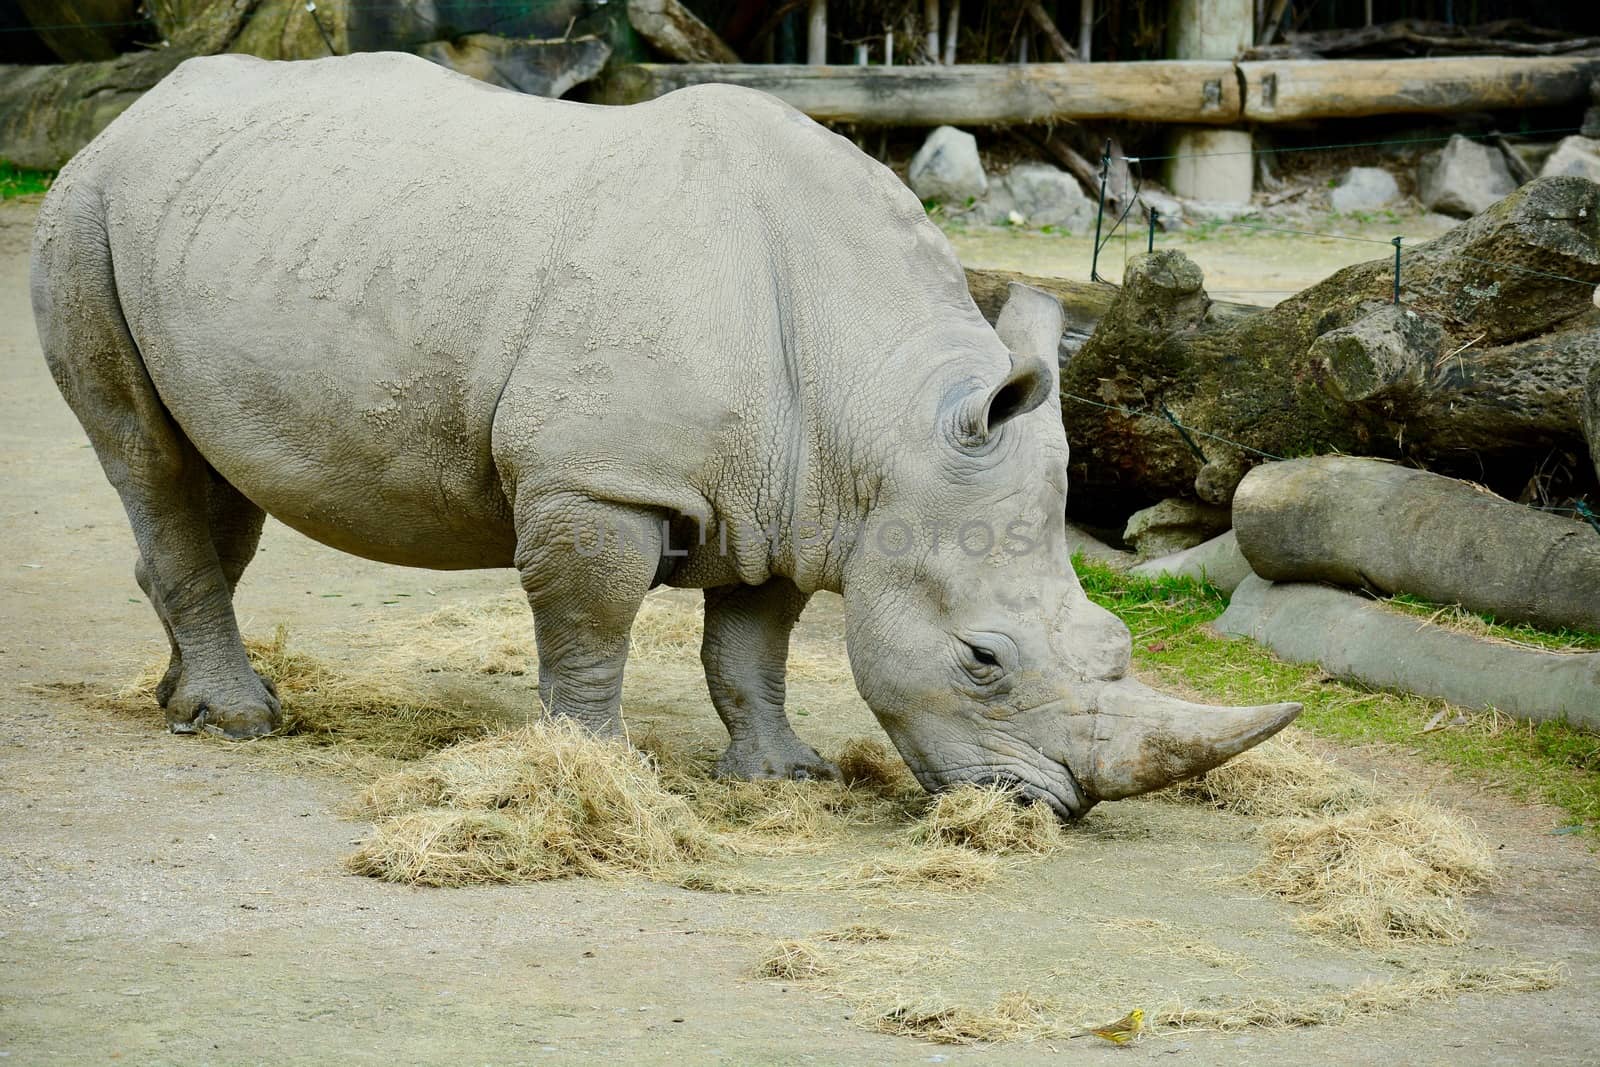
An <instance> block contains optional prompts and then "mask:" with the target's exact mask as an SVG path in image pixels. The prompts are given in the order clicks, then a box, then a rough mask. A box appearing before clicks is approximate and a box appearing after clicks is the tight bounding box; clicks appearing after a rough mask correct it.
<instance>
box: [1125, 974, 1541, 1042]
mask: <svg viewBox="0 0 1600 1067" xmlns="http://www.w3.org/2000/svg"><path fill="white" fill-rule="evenodd" d="M1561 981H1562V973H1561V969H1560V968H1559V967H1552V966H1547V965H1544V964H1530V963H1521V962H1514V963H1508V964H1506V965H1505V966H1502V967H1454V968H1451V967H1440V968H1434V969H1430V970H1425V971H1419V972H1417V973H1414V974H1409V975H1406V976H1404V977H1401V978H1393V979H1389V980H1387V981H1380V982H1367V983H1364V984H1362V985H1359V986H1356V987H1355V988H1353V989H1346V990H1341V991H1339V992H1336V993H1322V994H1312V995H1310V996H1304V997H1273V996H1263V997H1236V998H1231V999H1220V1000H1217V1001H1215V1002H1208V1003H1206V1004H1202V1005H1196V1006H1188V1005H1184V1004H1181V1003H1178V1004H1172V1005H1168V1006H1167V1007H1165V1008H1163V1009H1162V1010H1161V1011H1159V1012H1158V1013H1157V1014H1156V1020H1155V1021H1156V1025H1157V1026H1160V1027H1162V1028H1164V1029H1169V1030H1220V1031H1223V1032H1231V1031H1238V1030H1250V1029H1261V1030H1287V1029H1291V1028H1295V1027H1304V1026H1332V1025H1335V1024H1338V1023H1343V1022H1348V1021H1350V1020H1353V1019H1359V1018H1363V1017H1368V1016H1374V1015H1389V1014H1392V1013H1394V1012H1399V1011H1405V1010H1406V1009H1408V1008H1413V1007H1416V1006H1417V1005H1419V1004H1426V1003H1429V1002H1435V1001H1440V1000H1448V999H1449V998H1451V997H1455V996H1460V995H1462V994H1465V993H1534V992H1539V991H1540V990H1545V989H1553V988H1555V987H1556V986H1557V985H1559V984H1561Z"/></svg>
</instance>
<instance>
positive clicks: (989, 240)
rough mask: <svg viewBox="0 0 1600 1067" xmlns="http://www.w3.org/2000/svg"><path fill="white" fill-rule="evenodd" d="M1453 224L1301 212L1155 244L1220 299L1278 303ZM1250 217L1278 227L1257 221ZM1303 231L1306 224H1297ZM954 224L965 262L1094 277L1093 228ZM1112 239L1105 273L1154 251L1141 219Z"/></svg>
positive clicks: (1184, 233)
mask: <svg viewBox="0 0 1600 1067" xmlns="http://www.w3.org/2000/svg"><path fill="white" fill-rule="evenodd" d="M1280 215H1281V213H1280ZM1453 225H1454V221H1453V220H1451V219H1447V218H1445V217H1443V216H1442V215H1432V214H1419V213H1416V212H1413V211H1408V212H1405V213H1403V214H1396V215H1395V216H1394V217H1393V218H1388V217H1385V218H1380V219H1373V218H1366V219H1357V218H1354V217H1351V216H1329V215H1305V214H1294V215H1281V217H1273V218H1270V219H1260V218H1257V219H1248V220H1240V224H1238V225H1234V224H1227V225H1223V224H1211V225H1199V226H1193V227H1190V228H1188V229H1182V230H1175V231H1173V232H1171V233H1158V234H1157V235H1156V239H1155V247H1156V248H1157V249H1158V250H1160V249H1177V250H1179V251H1181V252H1183V254H1184V255H1186V256H1188V257H1189V258H1190V259H1192V260H1194V262H1195V263H1196V264H1197V265H1198V266H1199V267H1200V269H1201V270H1203V271H1204V272H1205V278H1206V291H1207V292H1208V293H1210V294H1211V295H1212V296H1213V297H1214V298H1216V299H1218V300H1227V301H1232V302H1235V303H1241V304H1262V305H1271V304H1276V303H1278V302H1279V301H1281V300H1283V299H1285V298H1286V297H1288V296H1289V295H1290V294H1292V293H1297V292H1299V291H1300V290H1301V289H1305V288H1307V287H1309V286H1312V285H1315V284H1316V283H1317V282H1320V281H1322V279H1324V278H1326V277H1327V276H1328V275H1330V274H1332V273H1333V272H1334V271H1336V270H1338V269H1339V268H1340V267H1347V266H1349V265H1350V264H1352V263H1362V262H1365V261H1366V260H1369V259H1388V258H1391V257H1392V256H1393V252H1392V250H1391V249H1390V248H1388V247H1385V246H1386V245H1387V243H1388V242H1389V241H1390V240H1391V239H1392V238H1394V237H1396V236H1399V237H1403V238H1404V239H1405V244H1406V246H1407V247H1411V246H1413V245H1416V244H1420V243H1421V242H1423V241H1426V240H1430V239H1432V238H1434V237H1437V236H1439V235H1440V234H1441V233H1444V232H1445V231H1446V230H1448V229H1450V227H1451V226H1453ZM1108 226H1109V223H1108ZM1247 226H1260V227H1272V228H1271V229H1260V230H1252V229H1247V228H1245V227H1247ZM1295 230H1298V231H1303V232H1298V233H1296V232H1288V231H1295ZM945 232H946V235H947V236H948V237H949V238H950V243H951V244H952V245H954V246H955V249H956V252H957V253H958V254H959V255H960V256H961V262H962V263H964V264H965V265H966V266H969V267H985V268H988V269H991V270H1015V271H1022V272H1023V273H1026V274H1038V275H1041V276H1043V277H1046V278H1072V279H1074V280H1077V281H1088V280H1089V267H1090V264H1091V259H1092V256H1093V252H1094V235H1093V233H1089V234H1082V235H1076V236H1074V235H1070V234H1056V233H1040V232H1038V231H1037V230H1026V229H1019V230H1007V229H998V228H995V227H992V226H973V227H969V226H965V225H962V224H961V223H960V222H959V221H958V222H955V223H947V224H946V226H945ZM1310 234H1316V235H1317V236H1309V235H1310ZM1104 241H1105V244H1104V247H1103V248H1102V250H1101V253H1100V261H1099V268H1098V269H1099V272H1100V276H1101V277H1102V278H1107V279H1109V280H1111V281H1115V282H1120V281H1121V280H1122V276H1123V273H1124V271H1125V270H1126V267H1127V263H1128V260H1129V258H1131V257H1133V256H1137V255H1138V254H1139V253H1141V252H1143V251H1144V250H1145V243H1146V235H1145V233H1144V231H1143V230H1142V229H1140V228H1135V229H1134V230H1132V231H1125V230H1123V229H1118V230H1117V232H1116V233H1114V234H1111V235H1110V236H1109V237H1106V238H1104Z"/></svg>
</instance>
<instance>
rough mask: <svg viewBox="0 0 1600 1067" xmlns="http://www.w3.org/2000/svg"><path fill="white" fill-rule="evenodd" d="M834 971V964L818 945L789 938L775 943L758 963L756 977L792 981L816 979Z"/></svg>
mask: <svg viewBox="0 0 1600 1067" xmlns="http://www.w3.org/2000/svg"><path fill="white" fill-rule="evenodd" d="M832 973H833V965H832V964H830V963H829V962H828V960H827V959H826V957H825V956H824V955H823V953H821V952H819V951H818V950H817V946H816V945H814V944H812V943H811V942H809V941H797V940H793V939H788V938H786V939H784V940H782V941H778V942H776V943H774V944H773V946H772V947H771V948H769V949H767V951H766V953H765V954H763V955H762V957H761V960H760V962H758V963H757V964H756V977H758V978H781V979H784V980H785V981H791V982H805V981H815V980H816V979H818V978H825V977H827V976H828V975H831V974H832Z"/></svg>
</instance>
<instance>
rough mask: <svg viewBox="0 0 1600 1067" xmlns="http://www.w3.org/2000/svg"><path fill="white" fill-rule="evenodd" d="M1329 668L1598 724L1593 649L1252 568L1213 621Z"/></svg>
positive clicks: (1468, 701)
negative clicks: (1520, 640) (1473, 625)
mask: <svg viewBox="0 0 1600 1067" xmlns="http://www.w3.org/2000/svg"><path fill="white" fill-rule="evenodd" d="M1215 626H1216V628H1217V629H1218V630H1219V631H1221V632H1222V633H1224V634H1228V635H1229V636H1233V637H1248V638H1251V639H1253V640H1255V641H1259V642H1261V643H1262V644H1263V645H1266V646H1267V647H1268V648H1270V649H1271V650H1272V651H1273V652H1275V653H1277V654H1278V655H1279V656H1281V657H1283V658H1284V659H1286V660H1290V661H1292V662H1295V663H1315V664H1318V665H1319V666H1321V667H1322V669H1323V670H1325V671H1327V672H1328V673H1329V674H1330V675H1332V676H1334V677H1335V678H1341V679H1346V680H1349V681H1355V682H1360V683H1362V684H1363V685H1370V686H1373V687H1376V688H1380V689H1396V690H1400V691H1401V692H1406V693H1415V694H1417V695H1419V696H1426V697H1436V698H1439V699H1443V700H1448V701H1449V702H1450V703H1452V704H1459V705H1461V706H1462V707H1465V708H1479V709H1485V708H1494V709H1496V710H1498V711H1502V712H1505V713H1506V714H1508V715H1514V716H1516V717H1518V718H1522V719H1530V720H1533V721H1535V722H1546V721H1563V722H1569V723H1572V724H1574V725H1578V726H1582V727H1585V728H1587V729H1590V730H1600V653H1578V654H1562V653H1556V652H1539V651H1534V650H1532V649H1529V648H1526V647H1523V646H1520V645H1511V644H1505V643H1502V642H1497V641H1490V640H1485V639H1483V638H1479V637H1474V636H1472V635H1470V634H1464V633H1458V632H1455V631H1452V630H1448V629H1446V628H1444V627H1442V626H1438V625H1436V624H1434V623H1431V622H1428V621H1427V620H1424V619H1418V618H1416V617H1414V616H1410V615H1404V614H1401V613H1400V612H1397V611H1393V610H1391V609H1388V608H1385V607H1383V606H1382V605H1381V604H1377V603H1374V602H1373V601H1371V600H1368V599H1366V598H1365V597H1362V596H1359V595H1357V594H1354V593H1347V592H1343V591H1342V590H1338V589H1330V588H1328V587H1327V586H1324V585H1309V584H1305V583H1299V582H1295V583H1290V584H1287V585H1285V584H1278V583H1274V582H1268V581H1266V580H1265V579H1263V578H1259V577H1256V576H1254V575H1252V576H1250V577H1248V578H1246V579H1245V580H1244V581H1243V582H1242V583H1240V585H1239V587H1238V588H1237V589H1235V590H1234V592H1233V598H1232V600H1231V601H1230V602H1229V604H1228V610H1227V611H1225V612H1223V613H1222V616H1221V617H1220V618H1218V619H1217V621H1216V623H1215Z"/></svg>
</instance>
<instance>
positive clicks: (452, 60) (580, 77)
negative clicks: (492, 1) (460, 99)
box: [417, 33, 611, 96]
mask: <svg viewBox="0 0 1600 1067" xmlns="http://www.w3.org/2000/svg"><path fill="white" fill-rule="evenodd" d="M417 55H419V56H421V57H422V58H423V59H427V60H431V61H432V62H434V63H437V64H439V65H440V66H441V67H449V68H450V69H451V70H454V71H458V72H460V73H462V74H465V75H467V76H468V77H472V78H476V79H478V80H479V81H481V82H487V83H488V84H490V85H498V86H500V87H501V88H502V89H514V90H516V91H517V92H519V93H530V94H532V95H534V96H561V95H563V94H564V93H566V92H567V90H569V89H571V88H572V87H573V86H575V85H579V84H581V83H583V82H586V81H588V80H589V79H590V78H593V77H594V76H595V75H596V74H599V73H600V69H601V68H602V67H604V66H605V65H606V60H607V59H609V58H611V46H610V45H608V44H606V42H604V41H602V40H601V39H600V38H598V37H594V36H592V35H591V36H583V37H572V38H568V39H565V40H555V41H539V40H524V39H522V38H512V37H496V36H494V35H493V34H487V33H469V34H467V35H466V36H465V37H458V38H456V39H455V40H451V41H429V42H427V43H426V44H423V45H421V46H420V47H418V48H417Z"/></svg>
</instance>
